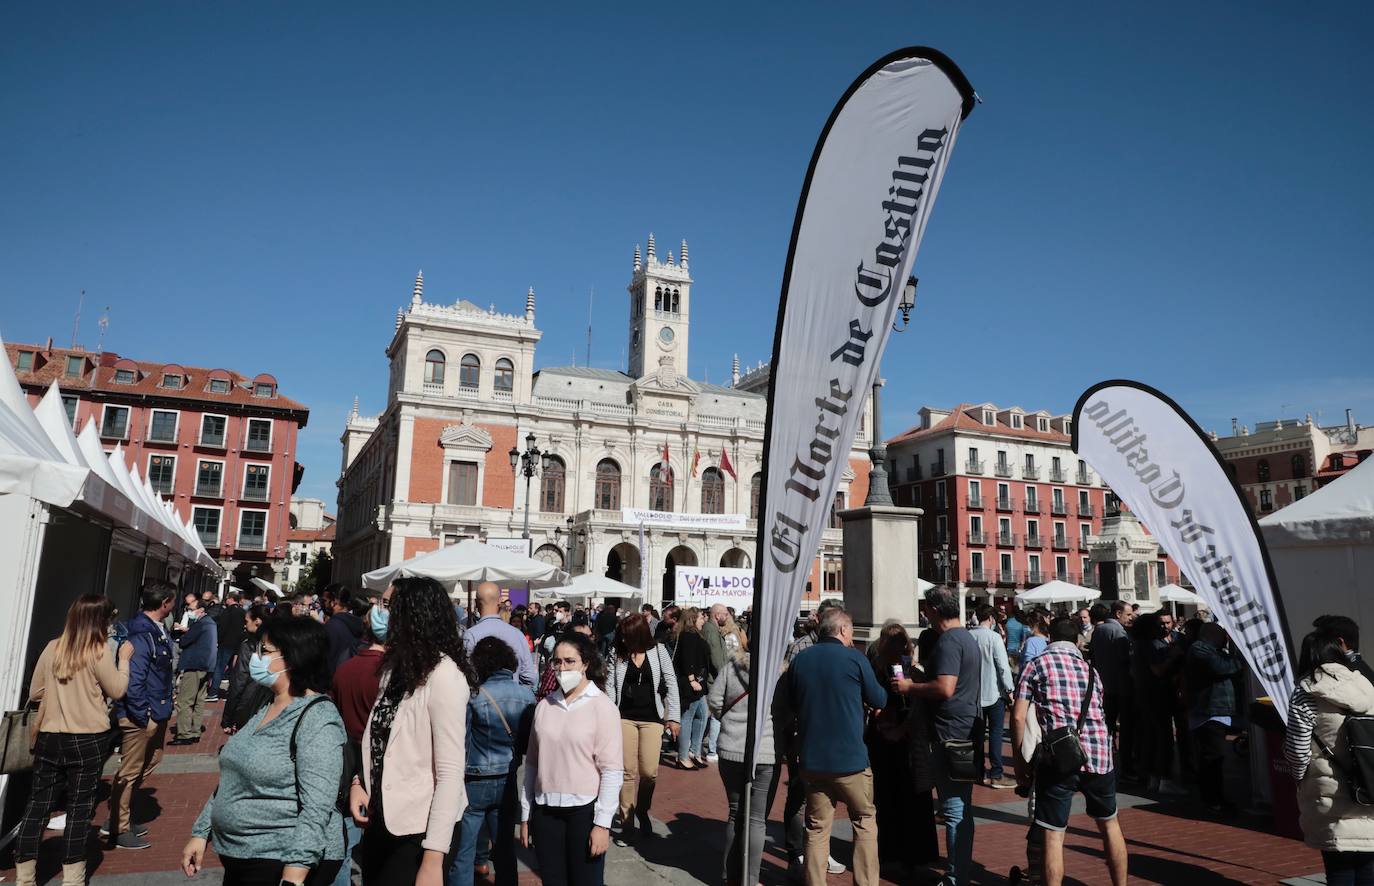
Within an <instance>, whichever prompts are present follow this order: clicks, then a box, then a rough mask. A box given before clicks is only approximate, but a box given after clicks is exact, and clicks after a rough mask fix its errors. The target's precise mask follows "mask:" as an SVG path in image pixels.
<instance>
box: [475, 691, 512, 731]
mask: <svg viewBox="0 0 1374 886" xmlns="http://www.w3.org/2000/svg"><path fill="white" fill-rule="evenodd" d="M477 691H478V692H480V693H482V697H483V698H485V699H486V700H487V701H489V702H491V706H492V707H494V708H496V716H498V717H500V718H501V725H502V726H504V727H506V737H507V738H515V733H514V732H512V731H511V728H510V722H509V721H508V720H506V715H505V713H504V712H503V711H502V710H501V706H500V705H499V704H497V703H496V699H494V698H492V697H491V693H490V692H488V691H487V690H485V689H483V688H482V687H481V686H478V687H477Z"/></svg>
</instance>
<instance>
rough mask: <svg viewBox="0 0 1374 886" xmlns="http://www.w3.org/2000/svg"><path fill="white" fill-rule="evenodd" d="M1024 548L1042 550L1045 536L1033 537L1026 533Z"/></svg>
mask: <svg viewBox="0 0 1374 886" xmlns="http://www.w3.org/2000/svg"><path fill="white" fill-rule="evenodd" d="M1026 547H1028V548H1032V549H1042V548H1044V547H1045V536H1043V535H1034V534H1031V533H1027V534H1026Z"/></svg>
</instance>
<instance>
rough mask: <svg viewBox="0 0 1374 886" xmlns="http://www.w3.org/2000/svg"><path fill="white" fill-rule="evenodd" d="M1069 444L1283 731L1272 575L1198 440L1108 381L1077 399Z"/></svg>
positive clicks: (1217, 460) (1138, 390) (1284, 699)
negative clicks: (1175, 577) (1203, 616)
mask: <svg viewBox="0 0 1374 886" xmlns="http://www.w3.org/2000/svg"><path fill="white" fill-rule="evenodd" d="M1073 438H1074V440H1073V448H1074V450H1075V451H1076V452H1077V453H1078V454H1079V455H1080V456H1082V457H1083V458H1084V459H1085V460H1086V461H1087V462H1088V464H1090V465H1092V467H1093V469H1094V470H1096V471H1097V472H1098V473H1099V474H1101V475H1102V478H1103V479H1104V480H1106V481H1107V485H1109V486H1110V487H1111V488H1112V491H1113V492H1115V493H1116V495H1117V496H1118V497H1119V498H1120V499H1121V500H1122V501H1123V502H1125V503H1126V505H1127V506H1128V507H1129V508H1130V509H1131V511H1132V512H1134V513H1135V515H1136V516H1137V517H1139V518H1140V519H1141V521H1142V522H1143V523H1144V524H1145V526H1146V527H1147V528H1149V530H1150V533H1151V534H1152V535H1154V537H1155V538H1156V539H1157V540H1158V541H1159V545H1160V547H1162V548H1163V549H1164V551H1165V553H1167V554H1168V555H1169V556H1170V557H1172V558H1173V559H1174V562H1175V563H1177V564H1178V566H1179V568H1180V569H1182V570H1183V573H1184V574H1185V575H1187V576H1188V579H1189V580H1190V581H1191V582H1192V583H1193V587H1194V589H1195V590H1196V591H1197V593H1198V594H1200V595H1201V596H1202V598H1203V599H1204V600H1206V601H1207V607H1208V609H1210V610H1211V611H1212V613H1213V614H1215V615H1216V617H1217V621H1219V622H1220V623H1221V625H1222V627H1224V628H1226V630H1227V631H1228V632H1229V633H1230V634H1231V640H1232V642H1233V643H1235V645H1236V646H1237V647H1238V648H1239V649H1240V650H1241V652H1242V653H1243V654H1244V655H1245V660H1246V661H1248V662H1249V663H1250V667H1251V668H1252V669H1253V670H1254V672H1255V675H1256V676H1257V677H1258V678H1259V681H1260V683H1261V685H1263V686H1264V688H1265V690H1266V691H1267V692H1268V693H1269V696H1270V698H1272V699H1273V701H1274V706H1275V707H1276V708H1277V709H1278V713H1279V715H1280V716H1282V717H1283V718H1284V720H1285V721H1286V720H1287V719H1288V696H1289V694H1290V693H1291V692H1292V691H1293V666H1292V658H1291V650H1292V644H1291V643H1290V642H1289V639H1288V628H1287V621H1286V620H1285V619H1284V617H1283V609H1282V601H1281V600H1280V598H1279V595H1278V588H1277V585H1276V583H1275V581H1274V570H1273V567H1272V566H1270V564H1269V555H1268V553H1267V552H1266V551H1265V548H1264V542H1263V540H1262V539H1261V538H1260V534H1259V527H1257V526H1256V525H1255V521H1254V518H1253V517H1251V515H1250V512H1249V510H1248V509H1247V508H1246V507H1245V504H1244V502H1243V501H1242V499H1241V493H1240V490H1239V489H1238V488H1237V487H1236V485H1235V483H1234V482H1232V480H1231V477H1230V475H1229V474H1227V472H1226V468H1225V465H1224V464H1223V462H1222V460H1221V456H1220V455H1218V454H1217V451H1216V450H1215V449H1213V448H1212V445H1211V444H1210V443H1209V442H1207V438H1206V437H1205V436H1204V435H1203V433H1202V430H1201V429H1200V428H1199V427H1198V426H1197V425H1196V424H1195V423H1194V422H1193V421H1192V419H1190V418H1189V417H1188V416H1187V414H1186V413H1184V412H1183V410H1182V409H1180V408H1179V407H1178V405H1177V404H1176V403H1174V402H1173V401H1172V400H1170V399H1169V398H1167V397H1165V396H1164V395H1163V394H1161V393H1159V392H1158V391H1156V390H1154V389H1153V388H1150V387H1147V386H1146V385H1142V384H1139V383H1138V382H1130V381H1109V382H1103V383H1102V384H1099V385H1095V386H1094V387H1092V388H1089V389H1088V392H1087V393H1085V394H1084V395H1083V396H1082V397H1081V398H1080V399H1079V401H1078V405H1077V406H1076V407H1075V408H1074V414H1073Z"/></svg>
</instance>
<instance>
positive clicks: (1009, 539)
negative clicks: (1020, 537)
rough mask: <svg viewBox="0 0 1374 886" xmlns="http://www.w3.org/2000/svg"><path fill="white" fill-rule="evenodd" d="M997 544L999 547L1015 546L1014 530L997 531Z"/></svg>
mask: <svg viewBox="0 0 1374 886" xmlns="http://www.w3.org/2000/svg"><path fill="white" fill-rule="evenodd" d="M997 546H998V547H1001V548H1010V547H1015V546H1016V533H1015V532H999V533H997Z"/></svg>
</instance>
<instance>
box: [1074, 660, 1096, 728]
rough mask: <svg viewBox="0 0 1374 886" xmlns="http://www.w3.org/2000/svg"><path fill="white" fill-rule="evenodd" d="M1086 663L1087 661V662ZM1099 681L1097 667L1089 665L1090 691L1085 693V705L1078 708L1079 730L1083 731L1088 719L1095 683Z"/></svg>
mask: <svg viewBox="0 0 1374 886" xmlns="http://www.w3.org/2000/svg"><path fill="white" fill-rule="evenodd" d="M1085 664H1086V662H1085ZM1096 683H1097V668H1095V667H1093V666H1092V665H1088V691H1087V692H1085V693H1083V706H1082V707H1081V708H1079V709H1078V731H1079V732H1082V731H1083V724H1084V723H1085V722H1087V720H1088V705H1090V704H1092V700H1093V685H1094V684H1096Z"/></svg>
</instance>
